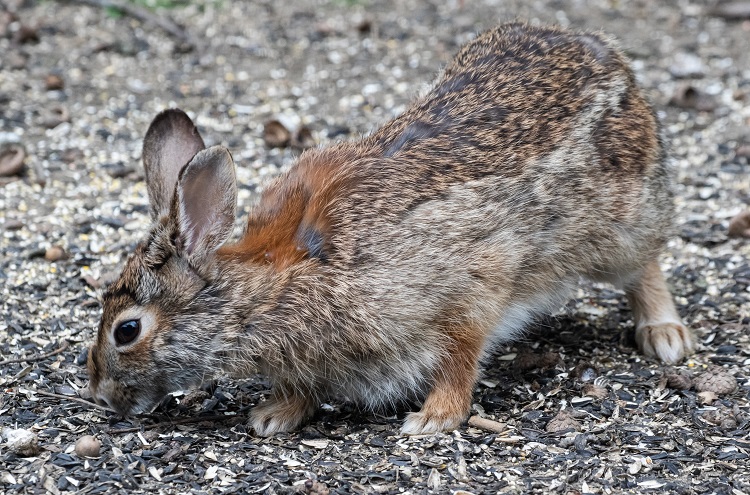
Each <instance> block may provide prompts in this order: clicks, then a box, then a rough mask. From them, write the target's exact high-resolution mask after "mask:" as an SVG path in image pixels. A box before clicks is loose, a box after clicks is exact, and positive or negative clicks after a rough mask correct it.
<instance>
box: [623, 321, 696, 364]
mask: <svg viewBox="0 0 750 495" xmlns="http://www.w3.org/2000/svg"><path fill="white" fill-rule="evenodd" d="M635 340H636V342H638V348H639V349H640V350H641V352H642V353H643V354H645V355H646V356H651V357H657V358H659V359H660V360H662V361H663V362H665V363H667V364H674V363H677V362H680V361H682V359H683V358H684V357H685V356H687V355H688V354H690V353H692V352H693V347H694V346H695V344H694V342H693V334H692V333H691V332H690V330H688V329H687V327H685V325H683V324H682V323H673V322H667V323H652V324H649V325H644V326H642V327H640V328H638V329H637V330H636V332H635Z"/></svg>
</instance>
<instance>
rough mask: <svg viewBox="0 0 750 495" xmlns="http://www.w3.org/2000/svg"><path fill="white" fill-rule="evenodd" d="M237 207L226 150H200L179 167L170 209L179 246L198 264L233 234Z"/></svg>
mask: <svg viewBox="0 0 750 495" xmlns="http://www.w3.org/2000/svg"><path fill="white" fill-rule="evenodd" d="M236 209H237V179H236V177H235V173H234V161H232V155H231V154H230V153H229V150H227V149H226V148H224V147H223V146H212V147H211V148H208V149H206V150H203V151H199V152H198V153H197V154H196V155H195V156H194V157H193V159H192V160H190V162H189V163H188V164H187V165H186V166H185V168H184V169H182V172H180V177H179V179H178V180H177V188H176V190H175V195H174V199H173V203H172V208H171V211H170V216H171V217H172V220H173V221H174V222H175V223H176V226H177V232H178V246H177V247H178V249H179V250H180V251H181V254H183V255H184V256H186V257H187V258H188V259H189V260H190V261H192V262H195V263H197V264H200V262H201V261H202V260H204V259H205V258H206V257H207V256H209V255H211V254H213V253H214V252H215V251H216V250H217V249H219V247H221V245H222V244H224V243H225V242H226V241H227V239H229V236H230V235H231V234H232V230H233V228H234V220H235V215H236Z"/></svg>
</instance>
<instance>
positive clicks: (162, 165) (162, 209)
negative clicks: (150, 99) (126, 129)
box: [143, 108, 205, 220]
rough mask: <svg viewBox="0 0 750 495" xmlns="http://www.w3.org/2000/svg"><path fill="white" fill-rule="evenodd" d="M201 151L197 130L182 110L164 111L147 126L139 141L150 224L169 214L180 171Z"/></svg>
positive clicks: (202, 145) (202, 146)
mask: <svg viewBox="0 0 750 495" xmlns="http://www.w3.org/2000/svg"><path fill="white" fill-rule="evenodd" d="M203 148H205V145H204V144H203V139H201V136H200V134H198V129H196V128H195V125H194V124H193V121H192V120H190V117H188V116H187V114H185V112H183V111H182V110H180V109H177V108H175V109H171V110H165V111H163V112H161V113H160V114H159V115H157V116H156V117H155V118H154V120H153V121H152V122H151V125H150V126H149V128H148V131H147V132H146V137H145V138H144V139H143V167H144V169H145V170H146V186H147V188H148V199H149V204H150V210H151V219H152V220H157V219H158V218H159V217H161V216H163V215H166V214H167V213H169V208H170V205H171V203H172V198H173V197H174V191H175V184H177V177H178V176H179V174H180V170H182V168H183V167H184V166H185V165H186V164H187V163H188V162H189V161H190V159H191V158H193V157H194V156H195V154H196V153H198V152H199V151H200V150H202V149H203Z"/></svg>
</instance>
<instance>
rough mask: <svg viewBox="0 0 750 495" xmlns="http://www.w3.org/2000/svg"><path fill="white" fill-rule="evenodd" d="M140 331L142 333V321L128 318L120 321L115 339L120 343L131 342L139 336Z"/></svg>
mask: <svg viewBox="0 0 750 495" xmlns="http://www.w3.org/2000/svg"><path fill="white" fill-rule="evenodd" d="M139 333H141V321H140V320H128V321H126V322H123V323H120V325H119V326H118V327H117V328H116V329H115V341H116V342H117V343H118V344H119V345H123V344H129V343H130V342H132V341H134V340H135V339H136V337H138V334H139Z"/></svg>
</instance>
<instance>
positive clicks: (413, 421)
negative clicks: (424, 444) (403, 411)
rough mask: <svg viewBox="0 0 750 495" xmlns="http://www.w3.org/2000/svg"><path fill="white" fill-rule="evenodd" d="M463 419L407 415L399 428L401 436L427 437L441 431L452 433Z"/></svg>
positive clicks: (417, 413) (423, 414)
mask: <svg viewBox="0 0 750 495" xmlns="http://www.w3.org/2000/svg"><path fill="white" fill-rule="evenodd" d="M464 419H466V418H464V417H455V416H443V415H430V414H427V413H424V412H422V411H420V412H413V413H409V414H408V415H407V416H406V420H405V421H404V426H402V427H401V434H402V435H428V434H430V433H438V432H442V431H453V430H455V429H456V428H458V427H459V426H460V425H461V423H462V422H463V421H464Z"/></svg>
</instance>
